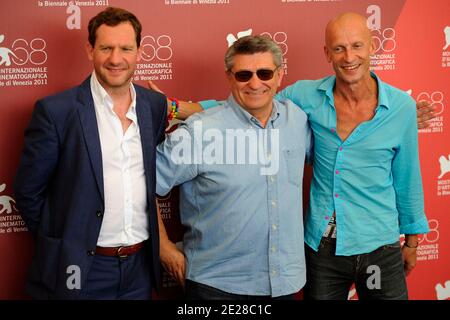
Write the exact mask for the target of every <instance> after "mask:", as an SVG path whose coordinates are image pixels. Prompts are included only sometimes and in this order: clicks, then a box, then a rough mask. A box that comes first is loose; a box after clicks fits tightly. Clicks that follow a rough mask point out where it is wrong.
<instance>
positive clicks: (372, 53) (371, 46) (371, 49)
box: [369, 36, 377, 56]
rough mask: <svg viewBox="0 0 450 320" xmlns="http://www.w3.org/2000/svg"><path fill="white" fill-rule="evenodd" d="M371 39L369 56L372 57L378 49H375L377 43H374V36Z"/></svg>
mask: <svg viewBox="0 0 450 320" xmlns="http://www.w3.org/2000/svg"><path fill="white" fill-rule="evenodd" d="M370 37H371V38H370V51H369V54H370V55H371V56H373V55H374V54H375V51H376V50H377V48H376V47H375V41H373V38H372V36H370Z"/></svg>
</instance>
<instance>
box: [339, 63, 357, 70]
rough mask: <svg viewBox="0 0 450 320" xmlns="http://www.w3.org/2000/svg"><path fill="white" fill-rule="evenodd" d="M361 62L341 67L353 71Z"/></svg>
mask: <svg viewBox="0 0 450 320" xmlns="http://www.w3.org/2000/svg"><path fill="white" fill-rule="evenodd" d="M360 65H361V64H351V65H346V66H340V68H341V69H344V70H345V71H353V70H356V69H358V67H359V66H360Z"/></svg>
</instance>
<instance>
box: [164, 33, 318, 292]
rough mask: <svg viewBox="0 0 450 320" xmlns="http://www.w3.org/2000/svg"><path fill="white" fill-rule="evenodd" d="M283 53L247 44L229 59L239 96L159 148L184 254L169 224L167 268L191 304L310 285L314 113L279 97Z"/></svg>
mask: <svg viewBox="0 0 450 320" xmlns="http://www.w3.org/2000/svg"><path fill="white" fill-rule="evenodd" d="M281 63H282V53H281V50H280V48H279V47H278V46H277V45H276V44H275V43H274V42H273V41H272V40H271V39H269V38H267V37H263V36H248V37H244V38H241V39H239V40H238V41H236V42H235V43H234V44H233V45H232V46H231V47H230V48H229V49H228V51H227V52H226V55H225V68H226V76H227V78H228V81H229V83H230V87H231V95H230V97H229V98H228V100H227V101H226V102H225V103H224V104H223V105H222V106H220V107H217V108H214V109H211V110H208V111H205V112H202V113H199V114H196V115H193V116H192V117H190V118H189V119H188V120H187V121H186V122H184V123H182V124H181V126H180V127H179V128H178V129H177V130H175V131H174V132H173V133H171V134H170V135H168V136H167V138H166V140H165V141H164V142H163V143H161V144H160V145H159V146H158V148H157V179H156V180H157V190H156V191H157V193H158V194H160V195H164V194H167V193H168V192H169V191H170V190H171V189H172V188H173V187H174V186H176V185H181V186H180V197H181V201H180V215H181V222H182V223H183V225H184V226H185V227H186V232H185V234H184V239H183V253H182V252H181V251H179V250H178V249H177V248H176V246H175V244H173V243H172V242H170V240H169V239H168V237H167V234H166V232H165V228H164V225H163V223H162V220H161V218H160V219H159V222H160V243H161V248H160V252H161V261H162V263H163V266H164V267H165V268H166V270H167V271H168V272H169V273H170V274H171V275H172V276H173V277H174V278H175V279H176V280H178V282H179V283H180V284H181V285H182V286H185V293H186V297H187V298H188V299H222V300H223V299H235V300H241V299H271V298H280V299H292V298H293V297H294V294H295V293H297V292H298V291H299V290H300V289H301V288H302V287H303V286H304V284H305V280H306V277H305V276H306V274H305V259H304V244H303V221H302V211H303V210H302V199H301V197H300V195H301V194H302V177H303V163H304V162H305V157H307V156H309V153H310V150H311V132H310V129H309V126H308V124H307V118H306V114H305V113H304V112H303V111H302V110H301V109H300V108H298V107H297V106H295V105H294V104H293V103H292V102H291V101H289V100H286V101H276V100H274V96H275V94H276V91H277V89H278V87H279V86H280V84H281V80H282V78H283V69H282V67H281Z"/></svg>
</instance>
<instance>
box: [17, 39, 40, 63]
mask: <svg viewBox="0 0 450 320" xmlns="http://www.w3.org/2000/svg"><path fill="white" fill-rule="evenodd" d="M46 46H47V44H46V43H45V40H44V39H41V38H35V39H33V40H31V42H30V43H28V41H26V40H25V39H17V40H16V41H14V42H13V44H12V49H13V51H14V54H15V55H16V56H17V58H18V59H16V57H13V61H14V63H15V64H16V65H19V66H21V65H24V64H25V63H27V62H28V61H29V62H31V63H32V64H34V65H37V66H38V65H41V64H44V63H45V62H46V61H47V52H45V51H44V49H45V47H46Z"/></svg>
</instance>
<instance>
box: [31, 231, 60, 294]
mask: <svg viewBox="0 0 450 320" xmlns="http://www.w3.org/2000/svg"><path fill="white" fill-rule="evenodd" d="M60 252H61V239H58V238H51V237H47V236H44V235H38V238H37V242H36V259H37V260H38V261H37V262H38V263H37V265H38V267H39V274H40V276H41V280H42V283H43V284H44V285H45V286H46V287H47V288H48V289H49V290H50V291H54V290H55V288H56V283H57V280H58V273H59V257H60Z"/></svg>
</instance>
